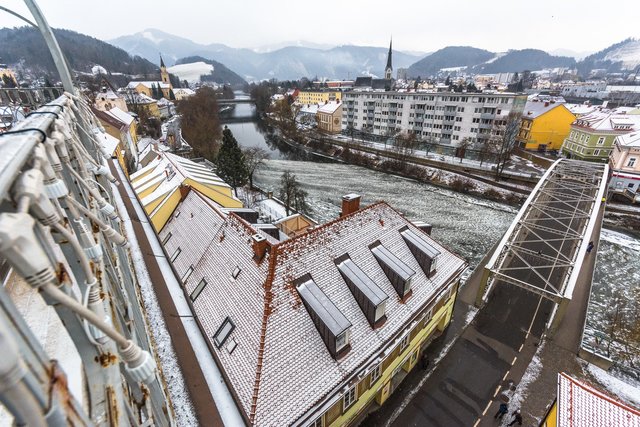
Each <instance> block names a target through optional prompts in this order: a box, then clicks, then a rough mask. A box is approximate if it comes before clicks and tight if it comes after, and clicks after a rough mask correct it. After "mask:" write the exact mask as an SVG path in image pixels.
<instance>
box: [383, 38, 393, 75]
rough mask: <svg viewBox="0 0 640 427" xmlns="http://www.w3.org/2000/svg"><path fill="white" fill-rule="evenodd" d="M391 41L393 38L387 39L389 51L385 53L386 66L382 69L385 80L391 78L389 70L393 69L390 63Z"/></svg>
mask: <svg viewBox="0 0 640 427" xmlns="http://www.w3.org/2000/svg"><path fill="white" fill-rule="evenodd" d="M392 43H393V38H392V39H391V40H389V53H388V54H387V66H386V67H385V69H384V78H385V79H387V80H391V72H392V71H393V66H392V65H391V44H392Z"/></svg>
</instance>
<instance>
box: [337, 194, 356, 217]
mask: <svg viewBox="0 0 640 427" xmlns="http://www.w3.org/2000/svg"><path fill="white" fill-rule="evenodd" d="M359 209H360V195H359V194H355V193H351V194H347V195H346V196H342V212H341V213H340V216H346V215H349V214H351V213H353V212H356V211H358V210H359Z"/></svg>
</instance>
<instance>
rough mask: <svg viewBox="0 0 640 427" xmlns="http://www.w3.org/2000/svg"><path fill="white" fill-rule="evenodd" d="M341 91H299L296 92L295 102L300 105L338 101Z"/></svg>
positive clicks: (340, 97)
mask: <svg viewBox="0 0 640 427" xmlns="http://www.w3.org/2000/svg"><path fill="white" fill-rule="evenodd" d="M341 99H342V91H340V90H335V89H317V90H301V91H299V92H298V98H297V99H296V102H297V103H298V104H300V105H310V104H324V103H326V102H334V101H340V100H341Z"/></svg>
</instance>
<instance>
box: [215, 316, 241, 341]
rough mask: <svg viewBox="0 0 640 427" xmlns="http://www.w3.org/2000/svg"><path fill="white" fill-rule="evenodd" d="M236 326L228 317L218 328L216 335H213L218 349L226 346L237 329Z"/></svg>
mask: <svg viewBox="0 0 640 427" xmlns="http://www.w3.org/2000/svg"><path fill="white" fill-rule="evenodd" d="M235 327H236V325H234V324H233V322H232V321H231V319H229V318H228V317H227V318H225V319H224V322H222V325H220V327H219V328H218V330H217V331H216V333H215V334H214V335H213V342H214V343H215V344H216V347H218V348H220V347H222V345H223V344H224V342H225V341H226V340H227V338H229V335H230V334H231V332H233V330H234V329H235Z"/></svg>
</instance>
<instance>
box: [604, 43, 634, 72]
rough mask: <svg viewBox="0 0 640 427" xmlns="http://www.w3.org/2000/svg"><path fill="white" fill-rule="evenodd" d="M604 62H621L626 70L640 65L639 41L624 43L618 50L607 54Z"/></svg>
mask: <svg viewBox="0 0 640 427" xmlns="http://www.w3.org/2000/svg"><path fill="white" fill-rule="evenodd" d="M604 59H605V60H609V61H612V62H616V61H622V64H623V65H624V67H625V68H626V69H627V70H632V69H634V68H636V67H637V66H638V65H640V40H633V41H629V42H627V43H625V44H624V45H622V46H620V47H619V48H617V49H615V50H613V51H611V52H609V53H607V55H606V56H605V57H604Z"/></svg>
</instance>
